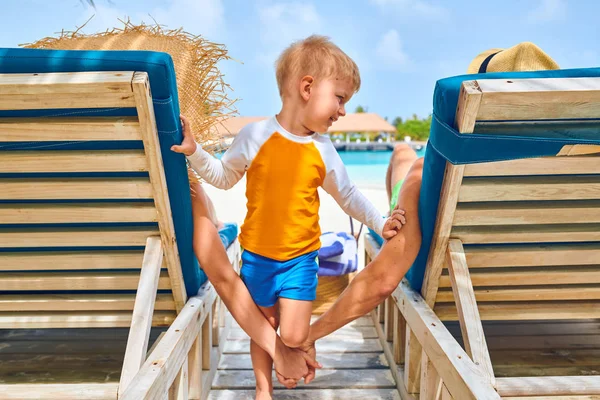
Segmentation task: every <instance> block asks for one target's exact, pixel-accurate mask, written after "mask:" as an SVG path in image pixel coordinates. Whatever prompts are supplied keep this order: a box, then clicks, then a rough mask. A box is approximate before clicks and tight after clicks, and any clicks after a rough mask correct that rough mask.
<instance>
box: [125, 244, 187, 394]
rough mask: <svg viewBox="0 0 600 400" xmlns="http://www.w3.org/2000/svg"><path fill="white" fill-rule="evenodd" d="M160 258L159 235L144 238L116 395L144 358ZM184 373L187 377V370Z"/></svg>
mask: <svg viewBox="0 0 600 400" xmlns="http://www.w3.org/2000/svg"><path fill="white" fill-rule="evenodd" d="M162 261H163V249H162V244H161V242H160V236H150V237H148V240H147V241H146V250H145V252H144V261H143V263H142V269H141V272H140V278H139V284H138V288H137V292H136V296H135V304H134V307H133V315H132V319H131V328H129V336H128V337H127V348H126V350H125V357H124V359H123V368H122V370H121V378H120V380H119V395H121V394H123V393H124V392H125V389H127V387H128V386H129V384H130V383H131V381H132V380H133V377H134V376H135V374H137V372H138V371H139V370H140V367H141V366H142V364H143V363H144V360H146V351H147V350H148V340H149V339H150V329H151V327H152V314H154V302H155V299H156V293H157V290H158V281H159V279H160V266H161V264H162ZM186 366H187V364H186ZM185 372H186V377H187V370H186V371H185ZM186 400H187V399H186Z"/></svg>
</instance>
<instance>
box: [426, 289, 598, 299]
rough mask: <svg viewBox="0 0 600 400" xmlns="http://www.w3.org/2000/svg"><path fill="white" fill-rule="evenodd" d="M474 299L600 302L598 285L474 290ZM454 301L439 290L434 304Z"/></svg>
mask: <svg viewBox="0 0 600 400" xmlns="http://www.w3.org/2000/svg"><path fill="white" fill-rule="evenodd" d="M475 298H476V299H477V301H478V302H481V301H554V300H600V285H599V286H598V287H578V286H570V285H561V286H535V287H527V288H506V287H501V288H486V289H475ZM452 301H454V295H453V294H452V292H451V291H448V290H440V291H438V294H437V297H436V303H438V302H441V303H450V302H452Z"/></svg>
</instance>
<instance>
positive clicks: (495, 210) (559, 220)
mask: <svg viewBox="0 0 600 400" xmlns="http://www.w3.org/2000/svg"><path fill="white" fill-rule="evenodd" d="M599 163H600V160H599ZM599 222H600V203H599V202H595V201H562V202H553V201H547V202H546V201H540V202H516V203H513V202H509V203H460V204H459V205H458V207H457V208H456V213H455V214H454V221H453V225H454V226H465V225H471V226H476V225H534V224H575V223H599Z"/></svg>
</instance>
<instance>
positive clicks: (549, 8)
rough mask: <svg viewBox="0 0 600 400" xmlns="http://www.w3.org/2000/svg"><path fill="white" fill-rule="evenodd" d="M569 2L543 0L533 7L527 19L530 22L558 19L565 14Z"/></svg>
mask: <svg viewBox="0 0 600 400" xmlns="http://www.w3.org/2000/svg"><path fill="white" fill-rule="evenodd" d="M566 11H567V4H566V3H565V2H564V0H541V2H540V4H539V5H538V6H537V7H536V8H535V9H533V10H532V11H531V12H530V13H529V14H528V15H527V19H528V20H529V21H530V22H536V23H537V22H550V21H556V20H557V19H560V18H561V17H563V16H564V15H565V13H566Z"/></svg>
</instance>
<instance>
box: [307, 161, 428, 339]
mask: <svg viewBox="0 0 600 400" xmlns="http://www.w3.org/2000/svg"><path fill="white" fill-rule="evenodd" d="M422 174H423V158H419V159H417V160H416V161H415V162H414V164H413V166H412V167H411V168H410V171H409V172H408V174H407V175H406V179H405V180H404V184H403V185H402V189H401V190H400V194H399V196H398V207H399V208H401V209H403V210H405V212H406V224H405V225H404V226H403V227H402V229H400V231H398V234H397V235H396V236H394V237H393V238H391V239H390V240H388V241H387V242H385V243H384V245H383V247H382V248H381V250H380V251H379V253H378V255H377V256H376V257H375V259H374V260H373V261H371V262H370V263H369V265H367V266H366V267H365V269H364V270H362V271H361V272H360V273H359V274H358V275H357V276H356V277H355V278H354V279H353V280H352V282H351V283H350V285H349V286H348V288H346V290H345V291H344V292H343V293H342V295H341V296H340V297H339V298H338V299H337V301H336V302H335V303H334V305H333V306H332V307H331V308H330V309H329V310H328V311H327V312H326V313H325V314H323V315H322V316H321V318H319V319H318V320H317V321H316V322H315V323H314V324H313V325H312V326H311V330H310V335H309V339H308V341H309V342H314V341H315V340H317V339H319V338H321V337H323V336H326V335H328V334H330V333H332V332H334V331H335V330H337V329H339V328H341V327H342V326H344V325H346V324H347V323H349V322H351V321H353V320H355V319H356V318H358V317H360V316H362V315H364V314H366V313H368V312H369V311H371V310H372V309H373V308H375V307H376V306H377V305H378V304H380V303H381V302H383V301H384V300H385V299H387V298H388V297H389V296H390V295H391V294H392V292H393V291H394V290H395V289H396V287H397V286H398V284H399V283H400V281H401V280H402V278H403V277H404V275H405V274H406V272H407V271H408V269H409V268H410V266H411V265H412V263H413V262H414V260H415V259H416V258H417V254H418V253H419V248H420V247H421V228H420V225H419V214H418V206H419V195H420V191H421V177H422Z"/></svg>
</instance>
